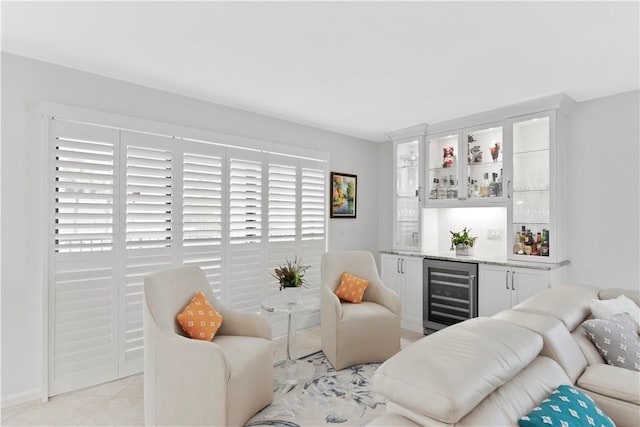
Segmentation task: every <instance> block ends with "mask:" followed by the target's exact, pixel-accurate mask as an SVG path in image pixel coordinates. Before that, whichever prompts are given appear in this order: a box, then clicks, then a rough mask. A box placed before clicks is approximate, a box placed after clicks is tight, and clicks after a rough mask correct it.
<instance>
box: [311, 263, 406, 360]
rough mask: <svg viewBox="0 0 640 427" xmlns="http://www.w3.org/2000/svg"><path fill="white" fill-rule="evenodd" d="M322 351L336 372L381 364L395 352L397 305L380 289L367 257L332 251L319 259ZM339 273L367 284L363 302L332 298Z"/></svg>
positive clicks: (397, 342)
mask: <svg viewBox="0 0 640 427" xmlns="http://www.w3.org/2000/svg"><path fill="white" fill-rule="evenodd" d="M321 271H322V289H321V296H322V310H321V331H322V351H323V352H324V354H325V355H326V356H327V359H328V360H329V362H331V364H332V365H333V367H334V368H335V369H336V370H339V369H343V368H346V367H349V366H353V365H357V364H360V363H377V362H384V361H385V360H387V359H388V358H389V357H391V356H393V355H394V354H396V353H397V352H398V351H400V300H399V298H398V295H397V294H396V293H395V292H393V291H392V290H391V289H388V288H386V287H385V286H384V284H383V283H382V281H381V280H380V276H379V275H378V270H377V268H376V263H375V260H374V258H373V255H372V254H371V253H370V252H363V251H335V252H328V253H326V254H324V255H323V256H322V268H321ZM344 272H348V273H350V274H352V275H354V276H356V277H359V278H362V279H365V280H368V281H369V286H368V287H367V288H366V291H365V293H364V297H363V301H362V302H361V303H359V304H352V303H349V302H342V301H341V300H340V299H339V298H338V297H337V296H336V294H335V290H336V288H337V287H338V285H339V284H340V279H341V277H342V274H343V273H344Z"/></svg>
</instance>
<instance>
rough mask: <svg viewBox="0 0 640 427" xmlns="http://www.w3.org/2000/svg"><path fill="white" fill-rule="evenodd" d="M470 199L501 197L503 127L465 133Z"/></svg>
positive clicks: (502, 189)
mask: <svg viewBox="0 0 640 427" xmlns="http://www.w3.org/2000/svg"><path fill="white" fill-rule="evenodd" d="M464 136H465V141H466V152H467V175H466V183H467V193H466V197H467V199H469V200H473V199H482V198H503V194H504V186H503V180H504V167H503V148H504V138H503V132H502V126H491V127H485V128H480V129H475V130H465V134H464Z"/></svg>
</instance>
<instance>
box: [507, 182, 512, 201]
mask: <svg viewBox="0 0 640 427" xmlns="http://www.w3.org/2000/svg"><path fill="white" fill-rule="evenodd" d="M507 198H508V199H510V198H511V180H508V181H507Z"/></svg>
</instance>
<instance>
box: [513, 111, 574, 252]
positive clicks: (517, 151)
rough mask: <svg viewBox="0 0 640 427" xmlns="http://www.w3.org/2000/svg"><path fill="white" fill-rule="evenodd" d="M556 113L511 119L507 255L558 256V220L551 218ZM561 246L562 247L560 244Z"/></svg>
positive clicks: (552, 209)
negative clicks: (510, 198)
mask: <svg viewBox="0 0 640 427" xmlns="http://www.w3.org/2000/svg"><path fill="white" fill-rule="evenodd" d="M555 128H556V126H555V115H554V114H553V113H544V114H541V115H535V116H528V117H523V118H518V119H514V120H513V122H512V131H513V192H512V197H513V200H512V204H511V205H510V207H511V213H510V215H509V216H510V228H511V230H510V231H511V233H510V236H511V238H512V239H513V247H512V249H511V251H510V252H511V253H510V258H522V259H525V258H526V259H527V260H530V261H534V260H537V261H547V262H550V260H551V261H553V260H556V259H558V247H557V242H558V241H559V240H558V236H557V235H556V233H557V232H558V230H560V227H558V224H557V223H556V222H555V221H553V216H554V215H553V214H554V213H557V210H558V208H559V206H555V203H554V197H555V196H556V195H557V191H556V188H555V187H557V186H558V184H557V181H558V179H556V177H555V176H552V165H556V164H557V152H556V150H553V149H554V142H555V132H554V129H555ZM560 249H562V248H560Z"/></svg>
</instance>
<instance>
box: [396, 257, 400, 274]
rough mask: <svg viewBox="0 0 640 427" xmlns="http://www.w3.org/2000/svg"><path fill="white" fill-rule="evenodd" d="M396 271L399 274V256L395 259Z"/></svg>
mask: <svg viewBox="0 0 640 427" xmlns="http://www.w3.org/2000/svg"><path fill="white" fill-rule="evenodd" d="M396 273H398V274H400V258H398V259H397V260H396Z"/></svg>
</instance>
